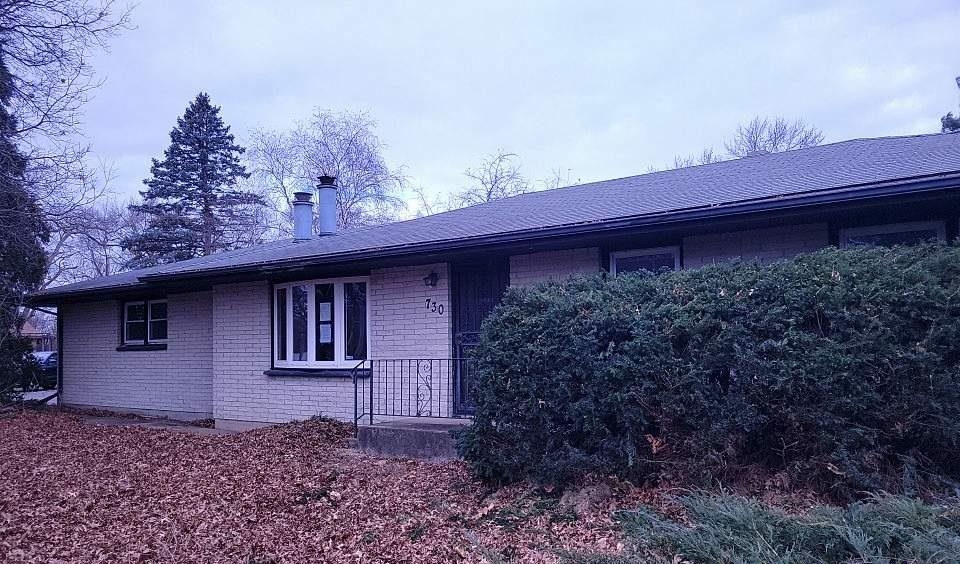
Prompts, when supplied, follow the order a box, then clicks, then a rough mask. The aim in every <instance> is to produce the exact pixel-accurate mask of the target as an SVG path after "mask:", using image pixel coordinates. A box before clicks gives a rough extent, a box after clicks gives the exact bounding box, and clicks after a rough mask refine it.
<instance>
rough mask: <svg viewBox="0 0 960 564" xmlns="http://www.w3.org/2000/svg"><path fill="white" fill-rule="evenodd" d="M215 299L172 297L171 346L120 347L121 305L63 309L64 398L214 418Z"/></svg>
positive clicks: (207, 296) (201, 294)
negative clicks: (120, 349) (151, 348)
mask: <svg viewBox="0 0 960 564" xmlns="http://www.w3.org/2000/svg"><path fill="white" fill-rule="evenodd" d="M211 302H212V299H211V294H210V292H199V293H191V294H176V295H171V296H169V298H168V304H167V315H168V319H169V321H168V340H167V350H165V351H123V352H118V351H117V350H116V349H117V345H119V344H120V342H119V341H120V335H119V333H120V303H119V302H116V301H104V302H95V303H81V304H72V305H67V306H63V307H62V308H61V309H62V315H63V322H64V333H63V358H62V360H61V362H62V364H63V401H64V403H67V404H71V405H85V406H96V407H104V408H124V409H130V410H144V411H164V412H170V413H168V415H170V416H172V417H192V418H201V417H209V416H210V414H211V413H212V405H211V400H212V384H213V355H212V350H213V349H212V339H211V328H212V323H211V319H212V317H211Z"/></svg>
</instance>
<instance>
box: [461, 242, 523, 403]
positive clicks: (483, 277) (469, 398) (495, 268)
mask: <svg viewBox="0 0 960 564" xmlns="http://www.w3.org/2000/svg"><path fill="white" fill-rule="evenodd" d="M452 274H453V275H452V277H451V283H452V288H451V290H452V295H453V350H454V355H455V356H456V358H457V359H458V360H457V367H456V372H457V374H456V389H455V402H454V403H455V406H454V411H455V412H456V414H457V415H469V414H471V413H473V409H474V403H473V394H472V393H471V390H472V384H473V374H474V371H475V366H474V365H475V363H474V362H473V361H472V360H471V357H472V355H473V351H474V349H475V348H476V346H477V345H478V344H480V324H481V323H483V320H484V319H485V318H486V317H487V315H489V314H490V312H491V311H492V310H493V308H494V307H495V306H496V305H497V304H498V303H500V298H501V297H503V292H504V290H506V289H507V286H508V285H509V284H510V262H509V260H508V259H507V258H497V259H489V260H483V261H473V262H467V263H460V264H454V265H453V266H452Z"/></svg>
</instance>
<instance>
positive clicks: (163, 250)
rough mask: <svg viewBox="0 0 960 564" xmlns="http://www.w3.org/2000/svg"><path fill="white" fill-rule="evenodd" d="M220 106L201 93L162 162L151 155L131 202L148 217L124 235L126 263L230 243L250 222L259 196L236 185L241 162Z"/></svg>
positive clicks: (160, 260)
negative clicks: (138, 196)
mask: <svg viewBox="0 0 960 564" xmlns="http://www.w3.org/2000/svg"><path fill="white" fill-rule="evenodd" d="M243 152H244V148H243V147H241V146H239V145H237V144H236V143H234V140H233V135H232V134H231V133H230V127H229V126H227V125H225V124H224V123H223V120H222V119H221V118H220V108H219V107H218V106H213V105H211V104H210V96H208V95H207V94H206V93H204V92H201V93H200V94H198V95H197V97H196V99H195V100H194V101H193V102H191V103H190V105H189V106H188V107H187V110H186V112H185V113H184V114H183V116H182V117H180V118H177V126H176V127H175V128H173V131H171V132H170V146H169V147H168V148H167V149H166V150H165V151H164V158H163V160H162V161H158V160H157V159H153V165H152V166H151V167H150V174H151V175H152V177H151V178H148V179H146V180H144V181H143V182H144V184H146V185H147V187H148V188H147V190H144V191H141V192H140V194H141V195H142V196H143V199H144V202H143V204H140V205H134V206H131V209H132V210H133V211H135V212H139V213H143V214H146V215H147V216H148V226H147V229H145V230H144V231H143V232H142V233H139V234H137V235H133V236H131V237H129V238H127V239H126V240H125V241H124V243H123V246H124V247H125V248H126V249H127V250H128V251H130V252H131V254H132V255H133V258H132V259H131V261H130V266H132V267H134V268H142V267H146V266H153V265H157V264H165V263H170V262H175V261H178V260H185V259H189V258H194V257H198V256H203V255H209V254H211V253H214V252H217V251H221V250H226V249H232V248H236V247H237V246H240V245H241V244H242V243H243V241H244V238H243V234H244V233H245V232H246V231H247V230H246V226H248V225H249V224H250V223H251V222H252V221H253V217H252V214H253V213H254V211H255V210H254V208H255V207H256V206H260V205H263V200H262V198H261V197H260V196H258V195H256V194H253V193H251V192H247V191H244V190H241V189H239V188H238V185H237V184H238V182H239V181H240V180H242V179H245V178H247V177H248V176H249V173H247V171H246V169H245V168H244V167H243V165H242V164H241V163H240V155H242V154H243Z"/></svg>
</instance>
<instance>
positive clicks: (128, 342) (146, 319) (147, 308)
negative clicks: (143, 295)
mask: <svg viewBox="0 0 960 564" xmlns="http://www.w3.org/2000/svg"><path fill="white" fill-rule="evenodd" d="M159 303H165V304H167V317H166V318H165V321H166V322H167V338H166V339H151V338H150V321H152V319H151V314H150V305H151V304H159ZM136 305H142V306H143V308H144V315H143V317H144V319H143V323H145V324H146V325H145V327H144V331H143V333H144V336H145V337H144V338H143V339H134V340H128V339H127V323H128V322H129V321H128V319H127V314H128V313H129V311H130V306H136ZM138 323H139V322H138ZM169 338H170V303H169V302H168V301H167V300H166V298H164V299H162V300H135V301H130V302H123V344H125V345H161V344H163V343H166V342H167V341H168V340H169Z"/></svg>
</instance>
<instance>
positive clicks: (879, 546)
mask: <svg viewBox="0 0 960 564" xmlns="http://www.w3.org/2000/svg"><path fill="white" fill-rule="evenodd" d="M680 502H681V503H682V505H683V506H684V508H685V510H686V514H687V519H686V520H687V522H686V523H678V522H677V521H676V520H675V519H673V518H669V517H664V516H663V515H660V514H658V513H657V512H655V511H651V510H649V509H638V510H634V511H623V512H621V513H620V514H619V516H620V519H621V522H622V523H623V526H624V530H625V532H626V534H627V536H628V537H629V538H631V539H632V541H633V544H632V546H631V548H630V549H629V550H628V551H627V552H626V553H625V554H623V555H620V556H616V557H611V556H595V555H575V556H572V557H571V558H570V560H571V561H572V562H578V563H580V564H604V563H606V564H613V563H620V564H640V563H652V562H665V563H666V562H669V563H671V564H673V563H676V562H690V563H704V564H708V563H713V562H738V563H742V564H771V563H783V564H788V563H789V564H794V563H796V564H858V563H861V564H866V563H881V562H890V563H892V562H910V563H916V564H920V563H923V564H951V563H956V562H960V505H958V504H957V503H956V500H953V502H952V503H949V504H938V503H924V502H922V501H918V500H914V499H909V498H905V497H897V496H889V495H879V496H874V497H871V498H870V499H867V500H864V501H860V502H855V503H853V504H850V505H849V506H847V507H846V508H839V507H835V506H816V507H813V508H812V509H810V510H808V511H806V512H803V513H800V514H790V513H786V512H783V511H781V510H777V509H772V508H770V507H768V506H765V505H763V504H761V503H758V502H757V501H756V500H753V499H749V498H744V497H739V496H733V495H710V494H700V495H690V496H685V497H682V498H681V499H680Z"/></svg>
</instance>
